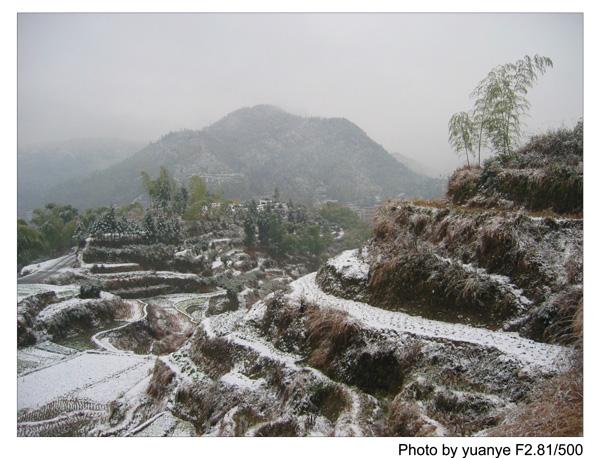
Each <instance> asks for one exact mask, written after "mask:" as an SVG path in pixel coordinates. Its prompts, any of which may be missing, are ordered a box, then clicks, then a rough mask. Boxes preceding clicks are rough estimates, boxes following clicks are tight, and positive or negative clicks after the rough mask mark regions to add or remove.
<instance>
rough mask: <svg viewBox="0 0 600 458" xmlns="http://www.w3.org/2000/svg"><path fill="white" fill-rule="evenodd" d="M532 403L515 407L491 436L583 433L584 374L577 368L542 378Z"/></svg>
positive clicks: (554, 435)
mask: <svg viewBox="0 0 600 458" xmlns="http://www.w3.org/2000/svg"><path fill="white" fill-rule="evenodd" d="M532 398H533V400H532V402H531V403H529V404H526V405H523V406H521V407H519V408H518V411H517V412H516V415H515V416H514V417H513V418H511V419H509V420H508V421H507V422H506V423H504V424H502V425H500V426H497V427H495V428H493V429H491V430H489V431H488V435H490V436H525V437H531V436H537V437H539V436H541V437H546V436H547V437H575V436H581V435H583V376H582V373H581V371H580V369H579V368H576V369H573V370H572V371H570V372H568V373H566V374H562V375H558V376H556V377H553V378H551V379H548V380H546V381H544V382H543V383H542V384H541V385H540V386H539V388H538V389H537V390H536V391H535V393H534V394H533V396H532Z"/></svg>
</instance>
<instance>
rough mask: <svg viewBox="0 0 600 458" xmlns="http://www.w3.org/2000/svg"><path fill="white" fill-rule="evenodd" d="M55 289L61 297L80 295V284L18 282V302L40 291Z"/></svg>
mask: <svg viewBox="0 0 600 458" xmlns="http://www.w3.org/2000/svg"><path fill="white" fill-rule="evenodd" d="M47 291H54V292H55V293H56V296H57V297H58V298H59V299H67V298H70V297H74V296H77V295H79V285H62V286H61V285H46V284H42V283H17V302H20V301H21V300H23V299H25V298H26V297H29V296H34V295H36V294H39V293H45V292H47Z"/></svg>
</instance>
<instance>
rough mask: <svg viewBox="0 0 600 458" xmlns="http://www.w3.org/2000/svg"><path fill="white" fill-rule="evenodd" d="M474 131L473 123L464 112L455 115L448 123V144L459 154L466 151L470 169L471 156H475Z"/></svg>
mask: <svg viewBox="0 0 600 458" xmlns="http://www.w3.org/2000/svg"><path fill="white" fill-rule="evenodd" d="M473 131H474V124H473V121H472V120H471V117H470V116H469V114H468V113H466V112H464V111H461V112H460V113H454V114H453V115H452V117H451V118H450V121H449V122H448V142H449V143H450V145H451V146H452V147H453V148H454V150H455V151H456V153H457V154H461V152H463V151H464V153H465V156H466V158H467V166H468V167H469V168H470V167H471V162H470V160H469V155H470V154H473Z"/></svg>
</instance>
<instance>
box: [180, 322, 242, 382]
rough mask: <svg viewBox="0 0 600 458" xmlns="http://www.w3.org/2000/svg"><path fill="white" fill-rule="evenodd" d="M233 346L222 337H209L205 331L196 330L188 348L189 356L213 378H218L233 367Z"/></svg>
mask: <svg viewBox="0 0 600 458" xmlns="http://www.w3.org/2000/svg"><path fill="white" fill-rule="evenodd" d="M233 357H234V355H233V348H232V345H231V343H230V342H229V341H228V340H227V339H225V338H223V337H213V338H209V337H208V336H207V335H206V333H205V332H203V331H197V332H196V334H195V335H194V337H193V340H192V345H191V348H190V358H191V359H192V361H194V362H195V363H196V364H198V365H200V366H202V367H203V368H204V369H205V370H206V372H207V373H208V374H209V375H210V376H211V377H214V378H218V377H220V376H222V375H224V374H226V373H227V372H229V371H230V370H231V369H232V368H233V362H234V361H233V359H234V358H233Z"/></svg>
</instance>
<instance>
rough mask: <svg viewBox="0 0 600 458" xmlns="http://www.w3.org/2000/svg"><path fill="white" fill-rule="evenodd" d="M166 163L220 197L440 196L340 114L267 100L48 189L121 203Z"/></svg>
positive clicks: (60, 197)
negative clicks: (316, 113)
mask: <svg viewBox="0 0 600 458" xmlns="http://www.w3.org/2000/svg"><path fill="white" fill-rule="evenodd" d="M161 166H164V167H166V168H167V169H168V170H169V171H170V172H171V173H172V174H173V175H174V177H175V178H176V180H177V181H179V182H182V183H183V182H186V181H187V180H188V179H189V178H190V177H191V176H192V175H200V176H203V177H205V179H206V181H207V183H208V185H209V188H210V189H212V190H213V191H220V192H222V193H223V194H224V195H225V196H226V197H229V198H238V199H249V198H255V197H259V196H262V195H267V194H271V193H272V192H273V190H274V189H275V188H278V189H279V190H280V193H281V196H282V197H283V198H286V199H289V198H291V199H293V200H296V201H307V202H308V201H317V200H338V201H341V202H345V203H354V204H358V205H365V206H368V205H372V204H374V203H377V202H380V201H381V200H383V199H385V198H387V197H398V196H406V197H423V198H429V197H434V196H437V195H441V193H442V188H443V183H442V181H441V180H435V179H432V178H429V177H425V176H422V175H419V174H417V173H415V172H413V171H412V170H410V169H409V168H408V167H406V166H405V165H404V164H402V163H400V162H399V161H397V160H396V159H395V158H394V157H393V156H392V155H391V154H389V153H388V152H387V151H386V150H385V149H384V148H383V146H381V145H379V144H377V143H376V142H374V141H373V140H372V139H371V138H370V137H369V136H368V135H367V133H366V132H364V131H363V130H362V129H361V128H360V127H358V126H357V125H356V124H354V123H352V122H351V121H349V120H347V119H345V118H318V117H302V116H297V115H294V114H291V113H288V112H286V111H284V110H282V109H280V108H278V107H274V106H272V105H256V106H253V107H245V108H240V109H238V110H236V111H233V112H231V113H229V114H228V115H226V116H224V117H223V118H221V119H220V120H218V121H216V122H215V123H213V124H211V125H209V126H207V127H205V128H203V129H201V130H189V129H188V130H181V131H177V132H170V133H168V134H166V135H163V136H162V137H161V138H159V139H158V140H157V141H155V142H152V143H150V144H148V145H147V146H146V147H145V148H143V149H141V150H140V151H138V152H136V153H134V154H133V155H131V156H130V157H128V158H126V159H124V160H122V161H120V162H118V163H117V164H113V165H112V166H110V167H108V168H107V169H105V170H101V171H96V172H95V173H93V174H91V175H90V176H88V177H85V178H83V179H79V180H72V181H69V182H66V183H63V184H61V185H58V186H56V187H55V188H53V189H52V190H51V191H50V192H49V193H48V197H49V198H52V199H54V200H55V201H57V203H71V204H72V205H74V206H77V207H82V208H86V207H92V206H98V205H109V204H117V205H120V204H125V203H129V202H131V201H132V200H135V199H137V198H138V197H140V196H141V195H142V194H143V189H142V184H141V180H140V173H141V172H142V171H145V172H147V173H149V174H151V175H153V174H156V173H157V172H158V170H159V168H160V167H161Z"/></svg>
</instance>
